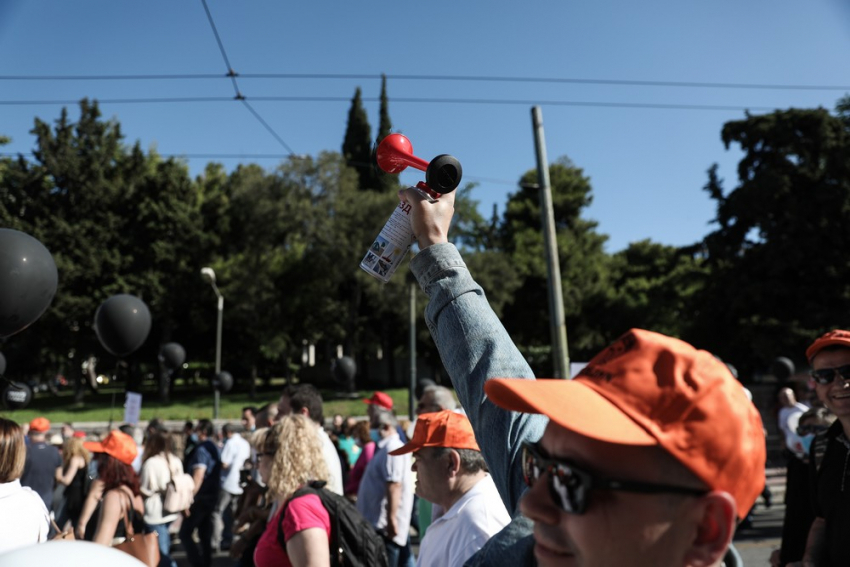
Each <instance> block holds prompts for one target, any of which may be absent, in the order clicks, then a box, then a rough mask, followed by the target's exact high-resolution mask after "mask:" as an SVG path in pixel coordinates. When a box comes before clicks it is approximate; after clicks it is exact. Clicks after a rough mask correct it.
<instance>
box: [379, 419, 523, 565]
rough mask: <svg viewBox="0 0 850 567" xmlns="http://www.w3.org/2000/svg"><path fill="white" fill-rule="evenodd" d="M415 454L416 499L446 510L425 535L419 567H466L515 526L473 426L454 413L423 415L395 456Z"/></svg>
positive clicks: (417, 563)
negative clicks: (498, 535) (497, 536)
mask: <svg viewBox="0 0 850 567" xmlns="http://www.w3.org/2000/svg"><path fill="white" fill-rule="evenodd" d="M411 452H412V453H413V458H414V459H415V461H414V462H413V467H412V470H413V472H415V473H416V475H417V478H416V494H417V495H419V497H420V498H422V499H424V500H427V501H429V502H431V503H433V504H439V506H440V508H441V509H442V510H445V513H443V514H442V515H441V516H440V517H438V518H436V519H435V520H434V521H433V523H431V525H430V527H429V528H428V531H427V532H426V533H425V537H424V538H423V539H422V543H421V544H420V547H419V558H418V561H417V562H416V565H417V567H453V566H455V565H457V566H460V565H463V563H464V562H465V561H466V560H467V559H469V557H471V556H472V555H473V554H474V553H475V552H476V551H478V550H479V549H481V547H482V546H483V545H484V544H485V543H486V542H487V540H488V539H490V538H491V537H492V536H493V535H494V534H496V533H497V532H499V531H500V530H501V529H502V528H503V527H505V526H506V525H507V524H508V523H509V522H510V521H511V517H510V515H509V514H508V511H507V510H506V509H505V506H504V504H502V499H501V498H500V497H499V492H498V490H496V485H495V484H494V483H493V479H492V478H490V475H489V474H487V465H486V463H485V462H484V457H483V456H482V455H481V450H480V449H479V448H478V443H477V442H476V441H475V433H473V431H472V424H470V423H469V419H467V417H466V416H465V415H463V414H460V413H457V412H454V411H451V410H443V411H439V412H435V413H423V414H420V415H419V418H418V419H417V420H416V429H415V430H414V432H413V439H411V441H410V442H409V443H407V444H406V445H404V446H403V447H401V448H399V449H396V450H395V451H391V452H390V455H403V454H406V453H411Z"/></svg>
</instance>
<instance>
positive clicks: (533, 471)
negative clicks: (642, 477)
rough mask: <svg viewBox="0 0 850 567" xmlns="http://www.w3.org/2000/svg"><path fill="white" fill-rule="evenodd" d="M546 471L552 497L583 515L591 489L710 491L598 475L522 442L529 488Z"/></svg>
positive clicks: (653, 491) (678, 491)
mask: <svg viewBox="0 0 850 567" xmlns="http://www.w3.org/2000/svg"><path fill="white" fill-rule="evenodd" d="M544 472H548V473H549V493H550V495H551V496H552V499H553V500H554V501H555V502H556V503H558V504H559V505H560V506H561V508H562V509H563V510H564V511H565V512H568V513H570V514H583V513H584V511H585V510H587V505H588V499H589V494H590V491H591V490H592V489H601V490H621V491H624V492H639V493H643V494H659V493H675V494H689V495H693V496H703V495H705V494H708V490H701V489H698V488H688V487H684V486H673V485H669V484H655V483H650V482H638V481H633V480H616V479H613V478H600V477H595V476H593V475H592V474H590V473H589V472H587V471H584V470H582V469H580V468H578V467H576V466H575V465H574V464H572V463H570V462H568V461H562V460H557V459H553V458H551V457H549V456H548V455H547V454H546V453H545V452H544V451H543V449H542V448H541V447H540V444H539V443H523V444H522V475H523V478H524V479H525V484H527V485H528V486H529V487H531V486H533V485H534V483H535V482H537V480H539V479H540V477H541V476H543V473H544Z"/></svg>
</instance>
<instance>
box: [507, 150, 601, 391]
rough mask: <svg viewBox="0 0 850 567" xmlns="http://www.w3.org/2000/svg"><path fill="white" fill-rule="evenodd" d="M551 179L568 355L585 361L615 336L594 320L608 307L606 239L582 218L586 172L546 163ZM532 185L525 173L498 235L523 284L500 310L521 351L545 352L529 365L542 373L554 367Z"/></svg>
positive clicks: (531, 174) (533, 178) (587, 192)
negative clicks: (512, 299)
mask: <svg viewBox="0 0 850 567" xmlns="http://www.w3.org/2000/svg"><path fill="white" fill-rule="evenodd" d="M549 176H550V181H551V188H552V202H553V210H554V217H555V230H556V240H557V245H558V254H559V260H560V269H561V280H562V292H563V297H564V312H565V316H566V323H567V332H568V340H569V349H570V357H571V359H574V360H583V359H587V357H588V356H589V355H591V354H594V353H595V352H596V351H597V350H598V349H599V348H601V347H602V346H604V345H605V344H606V343H607V341H608V340H609V339H610V338H613V337H611V331H609V330H607V329H603V328H601V327H600V325H599V323H598V321H597V320H596V317H595V316H596V315H597V313H599V312H600V311H601V310H602V309H603V308H604V306H605V305H606V302H607V299H608V289H609V286H610V281H609V280H610V274H609V271H610V266H609V258H608V256H607V255H606V254H605V251H604V244H605V240H606V239H607V236H605V235H603V234H599V233H598V232H597V231H596V227H597V223H596V222H595V221H592V220H588V219H584V218H582V217H581V212H582V210H583V209H584V208H585V207H587V206H588V205H590V203H591V201H592V196H591V186H590V180H589V179H588V178H587V177H586V176H585V175H584V173H583V171H582V170H581V169H580V168H578V167H576V166H575V165H574V164H573V163H572V162H571V161H570V160H569V159H568V158H566V157H563V158H560V159H559V160H557V161H556V162H555V163H553V164H551V165H550V166H549ZM536 183H537V172H536V171H534V170H531V171H528V172H526V173H525V175H523V176H522V179H521V182H520V186H521V187H522V188H521V189H520V190H519V191H518V192H517V193H515V194H513V195H511V196H510V198H509V200H508V205H507V210H506V211H505V215H504V221H503V225H502V229H501V231H500V232H501V239H502V242H503V247H504V250H505V251H506V252H507V253H508V254H509V256H510V258H511V264H512V265H513V267H514V270H516V271H517V273H518V274H519V276H520V278H521V281H522V285H521V286H520V287H519V288H518V289H517V290H516V291H515V292H514V297H515V299H514V301H513V302H512V303H510V304H509V305H508V306H506V308H505V317H504V321H505V325H506V327H507V328H508V329H509V330H510V332H511V335H512V336H513V337H514V340H515V341H516V342H517V344H518V345H520V346H521V348H523V349H526V351H527V352H531V351H532V350H534V351H535V352H544V354H545V355H544V356H543V357H533V358H532V362H533V368H534V369H535V371H536V372H537V373H538V375H542V374H545V373H550V372H551V371H552V366H551V359H550V357H549V356H548V351H547V350H546V349H547V348H548V347H549V345H550V343H551V338H550V331H549V307H548V305H549V303H548V291H547V290H548V286H547V269H546V255H545V249H544V243H543V235H542V228H541V227H542V224H541V212H540V211H541V209H540V199H539V189H537V188H536V187H535V185H536ZM541 349H542V350H541Z"/></svg>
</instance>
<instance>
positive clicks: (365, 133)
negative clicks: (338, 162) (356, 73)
mask: <svg viewBox="0 0 850 567" xmlns="http://www.w3.org/2000/svg"><path fill="white" fill-rule="evenodd" d="M342 155H343V157H344V158H345V163H346V164H347V165H348V166H349V167H352V168H354V170H355V171H356V172H357V178H358V181H359V187H360V189H363V190H367V189H368V190H375V189H377V186H376V185H375V174H374V171H373V165H372V127H371V126H370V125H369V118H368V117H367V116H366V109H365V108H363V98H362V95H361V92H360V87H357V90H355V91H354V98H352V99H351V108H350V109H349V110H348V125H347V126H346V130H345V138H344V140H343V142H342Z"/></svg>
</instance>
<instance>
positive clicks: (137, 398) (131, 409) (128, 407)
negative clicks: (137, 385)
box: [124, 392, 142, 424]
mask: <svg viewBox="0 0 850 567" xmlns="http://www.w3.org/2000/svg"><path fill="white" fill-rule="evenodd" d="M141 412H142V395H141V394H139V393H137V392H127V397H126V398H124V423H132V424H136V423H139V414H140V413H141Z"/></svg>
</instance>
